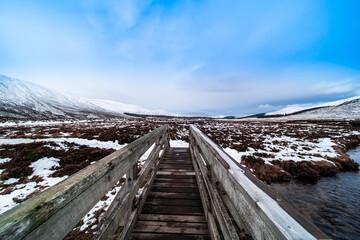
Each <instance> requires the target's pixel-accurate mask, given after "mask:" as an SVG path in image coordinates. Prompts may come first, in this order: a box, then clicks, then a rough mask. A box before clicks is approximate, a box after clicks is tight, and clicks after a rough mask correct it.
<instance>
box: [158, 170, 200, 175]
mask: <svg viewBox="0 0 360 240" xmlns="http://www.w3.org/2000/svg"><path fill="white" fill-rule="evenodd" d="M157 175H173V176H178V175H181V176H195V172H170V171H158V172H157Z"/></svg>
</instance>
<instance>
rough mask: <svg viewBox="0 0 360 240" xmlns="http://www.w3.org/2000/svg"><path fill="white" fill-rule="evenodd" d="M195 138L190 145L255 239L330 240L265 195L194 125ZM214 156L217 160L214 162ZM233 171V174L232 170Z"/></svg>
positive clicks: (191, 132)
mask: <svg viewBox="0 0 360 240" xmlns="http://www.w3.org/2000/svg"><path fill="white" fill-rule="evenodd" d="M191 138H193V140H192V141H193V142H191V143H190V145H193V144H194V142H196V145H198V146H197V147H198V148H199V149H200V150H201V151H202V154H204V159H203V160H204V161H206V164H207V168H208V167H209V166H211V174H214V175H215V176H216V177H217V179H218V181H219V183H220V184H221V187H222V189H223V190H224V191H225V192H226V194H227V195H228V196H229V199H230V200H231V202H232V203H233V207H234V208H235V209H236V211H237V212H238V213H239V214H238V215H239V216H242V221H243V222H244V224H245V225H246V227H247V228H248V229H249V232H250V233H251V235H252V237H253V238H256V239H273V238H277V239H288V238H291V239H297V238H307V239H315V238H318V239H328V237H327V236H326V235H325V234H323V233H322V232H321V231H320V230H318V229H317V228H316V227H315V226H314V225H313V224H311V223H310V222H309V224H300V223H299V222H297V221H296V220H295V219H294V218H293V217H294V216H290V215H289V214H288V212H286V211H285V209H283V208H281V206H280V204H278V203H277V200H276V199H273V198H272V196H269V195H268V194H267V193H265V192H264V191H263V190H262V189H261V188H260V187H258V186H257V185H256V184H254V183H253V182H252V181H251V179H250V178H249V177H248V176H246V175H247V174H246V173H247V171H246V170H244V169H242V168H241V167H239V166H238V165H237V164H236V163H235V161H234V160H232V159H231V157H229V156H228V155H227V154H226V153H225V152H224V151H223V150H222V149H221V148H220V147H219V146H217V145H216V144H215V143H213V142H212V141H211V140H210V139H209V138H208V137H206V136H205V135H204V134H203V133H201V132H200V131H199V130H198V129H196V128H195V127H194V126H191V127H190V139H191ZM214 157H215V159H217V161H213V159H214ZM218 160H221V161H218ZM224 162H225V163H226V164H224ZM229 168H231V171H229V170H228V169H229ZM234 208H233V209H234ZM294 211H295V210H294ZM295 217H296V216H295ZM309 226H310V227H309ZM311 226H312V227H311Z"/></svg>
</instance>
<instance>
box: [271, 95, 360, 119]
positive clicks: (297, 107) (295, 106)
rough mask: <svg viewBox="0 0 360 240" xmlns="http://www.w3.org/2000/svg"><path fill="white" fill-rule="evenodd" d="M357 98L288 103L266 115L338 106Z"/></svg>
mask: <svg viewBox="0 0 360 240" xmlns="http://www.w3.org/2000/svg"><path fill="white" fill-rule="evenodd" d="M355 99H360V96H356V97H351V98H346V99H342V100H338V101H333V102H325V103H316V104H312V103H309V104H292V105H288V106H286V107H285V108H282V109H280V110H277V111H274V112H269V113H266V114H265V116H274V115H289V114H293V113H298V112H302V111H307V110H312V109H318V108H323V107H330V106H337V105H340V104H343V103H345V102H349V101H352V100H355Z"/></svg>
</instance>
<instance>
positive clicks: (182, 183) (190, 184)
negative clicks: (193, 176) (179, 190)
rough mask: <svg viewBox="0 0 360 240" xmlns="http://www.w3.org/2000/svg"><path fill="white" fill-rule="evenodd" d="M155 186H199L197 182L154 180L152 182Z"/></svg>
mask: <svg viewBox="0 0 360 240" xmlns="http://www.w3.org/2000/svg"><path fill="white" fill-rule="evenodd" d="M152 186H153V187H189V188H198V186H197V184H196V182H195V183H189V182H171V183H169V182H165V183H164V182H154V183H153V184H152Z"/></svg>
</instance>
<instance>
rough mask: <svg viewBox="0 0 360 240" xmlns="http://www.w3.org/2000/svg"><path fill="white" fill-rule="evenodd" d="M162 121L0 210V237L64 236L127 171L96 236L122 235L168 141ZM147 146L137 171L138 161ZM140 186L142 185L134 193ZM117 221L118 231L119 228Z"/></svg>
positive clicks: (33, 237) (51, 237)
mask: <svg viewBox="0 0 360 240" xmlns="http://www.w3.org/2000/svg"><path fill="white" fill-rule="evenodd" d="M169 136H170V134H169V127H168V125H164V126H162V127H160V128H157V129H155V130H154V131H152V132H150V133H148V134H147V135H145V136H143V137H141V138H139V139H137V140H136V141H134V142H132V143H130V144H129V145H127V146H125V147H124V148H122V149H120V150H118V151H116V152H114V153H112V154H110V155H109V156H107V157H105V158H103V159H101V160H99V161H98V162H97V163H95V164H93V165H89V166H88V167H86V168H85V169H83V170H81V171H79V172H77V173H76V174H74V175H72V176H70V177H69V178H67V179H66V180H64V181H62V182H60V183H58V184H57V185H55V186H53V187H51V188H49V189H47V190H46V191H44V192H42V193H40V194H38V195H36V196H34V197H32V198H30V199H29V200H27V201H25V202H23V203H21V204H20V205H18V206H16V207H14V208H13V209H10V210H9V211H7V212H5V213H3V214H2V215H0V239H36V240H37V239H63V238H64V237H65V236H66V235H67V234H68V233H69V232H70V231H71V230H72V229H73V228H74V226H75V225H76V224H77V223H78V222H79V221H80V220H81V219H82V218H83V216H84V215H85V214H87V213H88V212H89V210H90V209H92V207H93V206H94V205H95V204H96V203H97V202H98V201H99V200H100V199H101V198H102V197H103V196H104V195H105V194H106V193H107V192H108V191H109V190H110V189H111V188H112V187H113V186H114V185H115V183H117V182H118V181H119V180H120V179H121V178H122V177H123V176H124V175H125V174H126V183H125V185H124V186H123V187H122V188H121V190H120V191H119V193H118V195H117V196H116V197H115V200H114V201H113V202H112V203H111V205H110V206H109V208H108V210H107V211H106V213H105V216H104V217H103V221H102V222H101V226H100V228H99V231H98V233H97V234H96V235H95V239H110V238H112V237H113V235H114V233H115V234H117V235H118V236H117V238H118V239H125V238H126V237H127V229H131V225H132V224H134V223H135V221H136V217H137V214H138V212H139V209H141V208H142V205H143V204H144V200H145V199H146V195H147V193H148V191H149V189H150V185H151V182H152V179H153V177H154V176H155V172H156V168H157V167H158V165H159V159H160V157H159V154H160V152H161V150H162V149H164V148H166V147H168V145H169ZM150 147H152V148H153V149H152V151H151V153H150V155H149V157H148V158H147V160H146V162H145V164H144V165H143V166H142V168H141V170H140V172H138V166H137V161H138V160H139V158H140V157H141V156H142V155H143V154H144V153H145V152H146V151H147V150H148V149H149V148H150ZM140 186H144V190H143V191H142V194H141V195H140V196H137V194H138V190H139V188H140ZM119 226H120V229H122V231H119Z"/></svg>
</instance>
